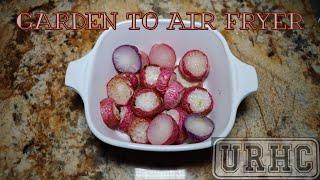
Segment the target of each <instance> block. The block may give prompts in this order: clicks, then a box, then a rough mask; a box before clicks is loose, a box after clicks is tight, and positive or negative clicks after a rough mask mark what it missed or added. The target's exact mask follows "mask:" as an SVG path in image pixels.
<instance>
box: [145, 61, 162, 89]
mask: <svg viewBox="0 0 320 180" xmlns="http://www.w3.org/2000/svg"><path fill="white" fill-rule="evenodd" d="M160 72H161V69H160V67H159V66H155V65H150V66H146V67H145V68H144V69H142V70H141V72H140V82H141V85H142V86H143V87H145V88H152V89H155V88H156V86H157V81H158V78H159V75H160Z"/></svg>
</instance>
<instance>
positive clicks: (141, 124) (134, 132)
mask: <svg viewBox="0 0 320 180" xmlns="http://www.w3.org/2000/svg"><path fill="white" fill-rule="evenodd" d="M148 127H149V121H148V120H147V119H144V118H139V117H136V118H134V120H133V121H132V122H131V124H130V126H129V128H128V134H129V136H130V138H131V140H132V141H133V142H135V143H140V144H147V143H148V138H147V129H148Z"/></svg>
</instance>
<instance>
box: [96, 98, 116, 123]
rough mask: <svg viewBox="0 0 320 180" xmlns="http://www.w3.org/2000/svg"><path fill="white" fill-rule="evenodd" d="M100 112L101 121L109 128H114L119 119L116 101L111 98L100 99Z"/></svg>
mask: <svg viewBox="0 0 320 180" xmlns="http://www.w3.org/2000/svg"><path fill="white" fill-rule="evenodd" d="M100 114H101V117H102V119H103V122H104V123H105V124H106V125H107V126H108V127H109V128H111V129H115V128H116V127H117V126H118V124H119V121H120V116H119V111H118V109H117V107H116V103H115V102H114V100H113V99H111V98H105V99H103V100H101V101H100Z"/></svg>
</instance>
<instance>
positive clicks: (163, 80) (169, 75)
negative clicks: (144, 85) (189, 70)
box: [156, 68, 177, 94]
mask: <svg viewBox="0 0 320 180" xmlns="http://www.w3.org/2000/svg"><path fill="white" fill-rule="evenodd" d="M176 79H177V77H176V73H175V72H173V70H170V69H167V68H160V74H159V77H158V80H157V83H156V89H157V90H158V91H159V92H160V93H161V94H164V93H165V91H166V89H167V88H168V86H169V84H170V83H172V82H173V81H175V80H176Z"/></svg>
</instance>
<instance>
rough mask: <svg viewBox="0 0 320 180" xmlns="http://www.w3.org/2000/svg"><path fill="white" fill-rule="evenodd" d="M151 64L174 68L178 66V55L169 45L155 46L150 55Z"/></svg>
mask: <svg viewBox="0 0 320 180" xmlns="http://www.w3.org/2000/svg"><path fill="white" fill-rule="evenodd" d="M149 59H150V64H153V65H158V66H160V67H165V68H172V69H173V68H174V66H175V64H176V53H175V52H174V50H173V49H172V47H170V46H169V45H167V44H163V43H162V44H155V45H153V46H152V48H151V50H150V53H149Z"/></svg>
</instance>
